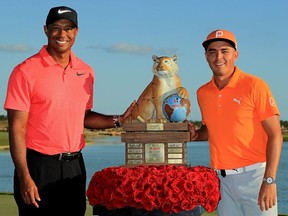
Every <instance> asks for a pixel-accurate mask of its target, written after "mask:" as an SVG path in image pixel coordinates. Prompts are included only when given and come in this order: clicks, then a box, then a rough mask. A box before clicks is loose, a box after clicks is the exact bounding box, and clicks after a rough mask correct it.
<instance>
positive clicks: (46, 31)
mask: <svg viewBox="0 0 288 216" xmlns="http://www.w3.org/2000/svg"><path fill="white" fill-rule="evenodd" d="M43 29H44V32H45V34H46V36H48V28H47V26H46V25H44V27H43Z"/></svg>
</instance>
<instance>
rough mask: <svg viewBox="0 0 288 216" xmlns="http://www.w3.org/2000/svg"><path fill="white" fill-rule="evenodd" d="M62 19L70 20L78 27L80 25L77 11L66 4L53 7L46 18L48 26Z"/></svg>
mask: <svg viewBox="0 0 288 216" xmlns="http://www.w3.org/2000/svg"><path fill="white" fill-rule="evenodd" d="M60 19H67V20H70V21H71V22H73V23H74V25H75V26H76V27H78V20H77V12H76V11H75V10H74V9H72V8H69V7H66V6H59V7H54V8H51V9H50V11H49V13H48V15H47V18H46V26H48V25H50V24H52V23H54V22H56V21H57V20H60Z"/></svg>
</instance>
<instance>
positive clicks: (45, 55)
mask: <svg viewBox="0 0 288 216" xmlns="http://www.w3.org/2000/svg"><path fill="white" fill-rule="evenodd" d="M46 48H47V45H44V46H43V47H42V48H41V49H40V51H39V54H40V56H41V57H42V58H43V60H44V61H45V62H46V63H47V64H48V65H49V66H52V65H57V63H56V62H55V61H54V59H53V58H52V57H51V55H50V54H49V53H48V51H47V49H46ZM69 64H70V65H71V66H72V67H73V66H74V65H75V64H76V56H75V55H74V53H73V52H72V51H71V52H70V63H69Z"/></svg>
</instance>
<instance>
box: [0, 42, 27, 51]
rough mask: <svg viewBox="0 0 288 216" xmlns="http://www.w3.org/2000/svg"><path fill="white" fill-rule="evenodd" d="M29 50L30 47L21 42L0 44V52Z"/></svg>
mask: <svg viewBox="0 0 288 216" xmlns="http://www.w3.org/2000/svg"><path fill="white" fill-rule="evenodd" d="M30 50H31V48H29V47H28V46H26V45H23V44H7V45H5V44H0V52H27V51H30Z"/></svg>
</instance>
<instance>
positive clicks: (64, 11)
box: [58, 9, 71, 14]
mask: <svg viewBox="0 0 288 216" xmlns="http://www.w3.org/2000/svg"><path fill="white" fill-rule="evenodd" d="M67 12H71V10H61V9H59V10H58V14H63V13H67Z"/></svg>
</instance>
